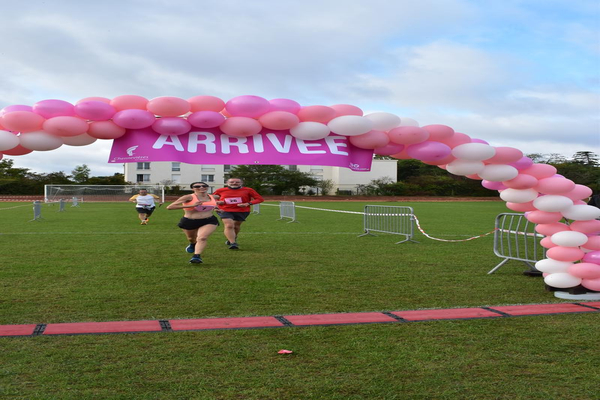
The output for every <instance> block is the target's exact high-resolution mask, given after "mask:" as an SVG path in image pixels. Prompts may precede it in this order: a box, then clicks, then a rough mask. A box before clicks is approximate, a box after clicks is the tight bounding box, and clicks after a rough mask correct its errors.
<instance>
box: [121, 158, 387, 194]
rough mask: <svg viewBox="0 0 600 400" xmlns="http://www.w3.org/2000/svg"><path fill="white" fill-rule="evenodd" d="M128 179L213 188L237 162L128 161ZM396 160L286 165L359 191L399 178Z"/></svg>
mask: <svg viewBox="0 0 600 400" xmlns="http://www.w3.org/2000/svg"><path fill="white" fill-rule="evenodd" d="M123 165H124V167H125V172H124V174H125V180H126V181H127V182H131V183H143V184H152V185H154V184H161V185H180V186H183V187H187V186H189V184H190V183H192V182H196V181H203V182H206V183H209V184H210V185H211V191H213V190H216V189H218V188H221V187H223V186H224V184H225V174H228V173H229V172H230V171H231V170H232V168H234V167H235V165H198V164H186V163H182V162H164V161H161V162H138V163H126V164H123ZM396 166H397V160H373V164H372V166H371V171H364V172H355V171H352V170H350V169H348V168H342V167H328V166H317V165H288V166H284V167H286V168H289V169H292V170H297V171H300V172H308V173H310V174H311V175H312V176H313V177H314V178H315V179H317V180H331V181H332V182H333V184H334V187H333V191H332V193H335V192H336V190H341V191H352V193H354V194H356V187H357V186H358V185H365V184H368V183H370V182H371V181H372V180H374V179H381V178H386V177H387V178H391V179H392V180H393V181H394V182H396V179H397V176H398V175H397V169H396Z"/></svg>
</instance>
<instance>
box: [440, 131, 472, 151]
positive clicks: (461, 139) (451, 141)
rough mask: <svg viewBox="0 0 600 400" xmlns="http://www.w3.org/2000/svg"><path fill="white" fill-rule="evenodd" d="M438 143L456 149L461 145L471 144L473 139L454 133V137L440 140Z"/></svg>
mask: <svg viewBox="0 0 600 400" xmlns="http://www.w3.org/2000/svg"><path fill="white" fill-rule="evenodd" d="M438 142H440V143H444V144H447V145H448V146H450V147H451V148H455V147H456V146H460V145H461V144H466V143H471V138H470V137H469V136H468V135H465V134H464V133H460V132H454V135H452V136H450V137H449V138H441V139H439V140H438Z"/></svg>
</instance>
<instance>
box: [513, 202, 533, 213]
mask: <svg viewBox="0 0 600 400" xmlns="http://www.w3.org/2000/svg"><path fill="white" fill-rule="evenodd" d="M506 208H509V209H511V210H513V211H517V212H526V211H534V210H535V209H536V208H535V207H534V206H533V202H531V201H529V202H527V203H511V202H510V201H509V202H508V203H506Z"/></svg>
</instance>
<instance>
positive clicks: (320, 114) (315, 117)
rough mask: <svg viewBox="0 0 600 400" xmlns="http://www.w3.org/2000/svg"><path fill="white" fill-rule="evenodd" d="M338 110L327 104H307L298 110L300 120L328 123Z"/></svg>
mask: <svg viewBox="0 0 600 400" xmlns="http://www.w3.org/2000/svg"><path fill="white" fill-rule="evenodd" d="M336 114H337V113H336V111H335V110H334V109H333V108H331V107H327V106H307V107H302V108H301V109H300V111H298V118H300V121H302V122H305V121H312V122H320V123H322V124H327V123H328V122H329V121H331V120H332V119H334V118H335V117H336Z"/></svg>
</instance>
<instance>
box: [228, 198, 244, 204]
mask: <svg viewBox="0 0 600 400" xmlns="http://www.w3.org/2000/svg"><path fill="white" fill-rule="evenodd" d="M224 201H225V204H240V203H243V201H242V198H241V197H228V198H226V199H224Z"/></svg>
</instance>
